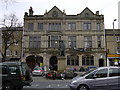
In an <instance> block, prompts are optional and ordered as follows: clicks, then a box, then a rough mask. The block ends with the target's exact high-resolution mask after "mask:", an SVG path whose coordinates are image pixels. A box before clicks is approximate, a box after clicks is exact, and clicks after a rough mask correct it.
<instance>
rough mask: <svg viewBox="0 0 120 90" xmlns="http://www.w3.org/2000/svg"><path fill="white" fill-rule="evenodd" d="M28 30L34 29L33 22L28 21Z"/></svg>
mask: <svg viewBox="0 0 120 90" xmlns="http://www.w3.org/2000/svg"><path fill="white" fill-rule="evenodd" d="M28 30H29V31H33V30H34V24H33V23H28Z"/></svg>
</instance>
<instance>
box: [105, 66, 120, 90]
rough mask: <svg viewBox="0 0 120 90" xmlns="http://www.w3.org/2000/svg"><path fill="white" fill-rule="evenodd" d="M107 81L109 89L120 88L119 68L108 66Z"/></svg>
mask: <svg viewBox="0 0 120 90" xmlns="http://www.w3.org/2000/svg"><path fill="white" fill-rule="evenodd" d="M107 81H108V87H109V88H110V89H120V68H118V67H115V68H110V69H109V78H108V80H107Z"/></svg>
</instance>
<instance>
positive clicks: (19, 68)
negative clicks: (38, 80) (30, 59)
mask: <svg viewBox="0 0 120 90" xmlns="http://www.w3.org/2000/svg"><path fill="white" fill-rule="evenodd" d="M0 70H2V73H0V74H1V75H0V78H2V87H1V88H2V90H21V89H22V88H23V86H29V85H30V83H31V82H32V81H33V80H32V74H31V70H30V69H29V67H28V66H27V64H26V63H25V62H16V61H14V62H12V61H11V62H2V63H0ZM1 76H2V77H1Z"/></svg>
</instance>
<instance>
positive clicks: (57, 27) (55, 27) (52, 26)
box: [48, 23, 61, 30]
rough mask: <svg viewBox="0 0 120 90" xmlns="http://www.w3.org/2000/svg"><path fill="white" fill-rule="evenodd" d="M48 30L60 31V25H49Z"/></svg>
mask: <svg viewBox="0 0 120 90" xmlns="http://www.w3.org/2000/svg"><path fill="white" fill-rule="evenodd" d="M48 30H61V23H49V25H48Z"/></svg>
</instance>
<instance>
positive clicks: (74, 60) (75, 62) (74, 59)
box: [67, 55, 79, 66]
mask: <svg viewBox="0 0 120 90" xmlns="http://www.w3.org/2000/svg"><path fill="white" fill-rule="evenodd" d="M67 65H68V66H69V65H70V66H79V57H78V56H74V55H69V56H67Z"/></svg>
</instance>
